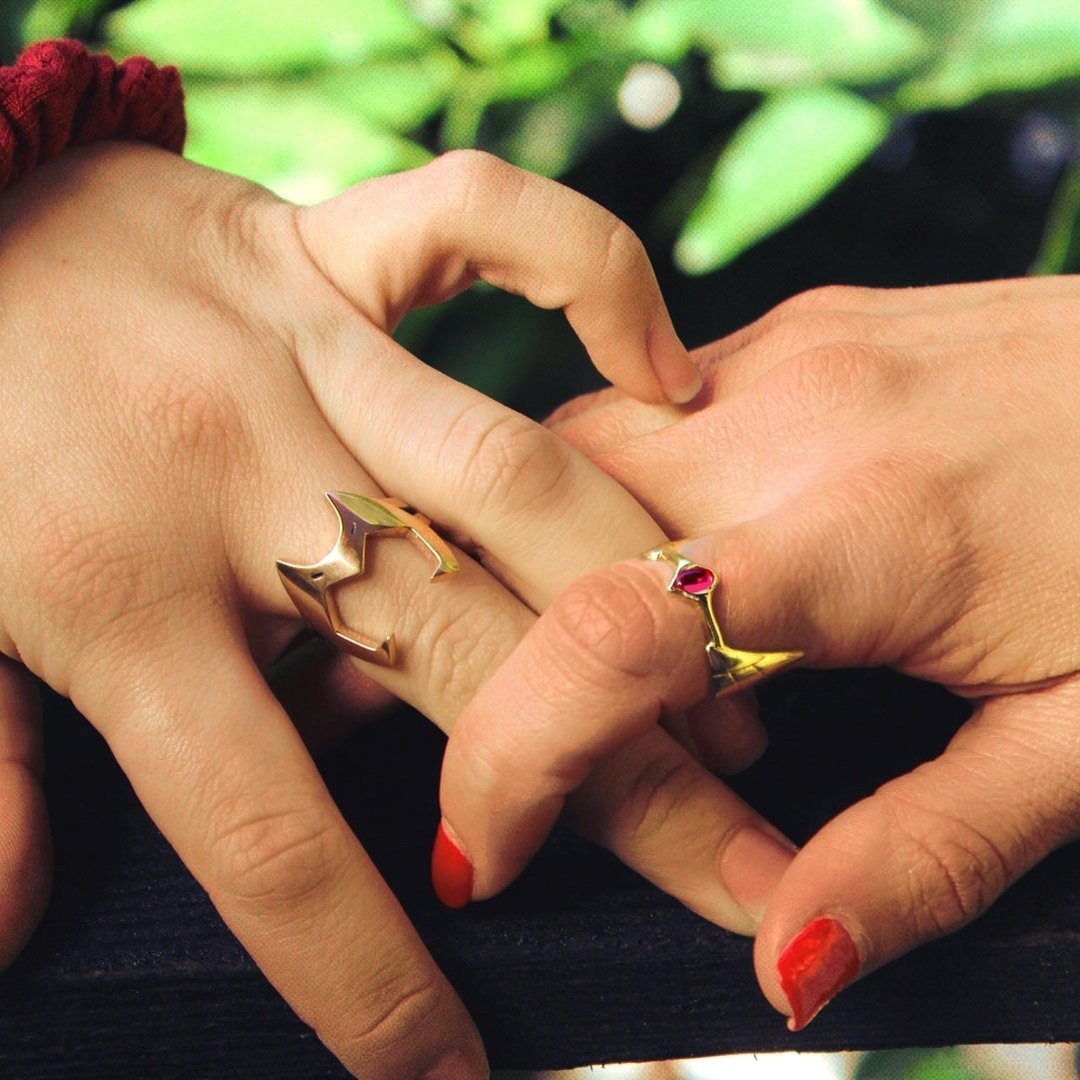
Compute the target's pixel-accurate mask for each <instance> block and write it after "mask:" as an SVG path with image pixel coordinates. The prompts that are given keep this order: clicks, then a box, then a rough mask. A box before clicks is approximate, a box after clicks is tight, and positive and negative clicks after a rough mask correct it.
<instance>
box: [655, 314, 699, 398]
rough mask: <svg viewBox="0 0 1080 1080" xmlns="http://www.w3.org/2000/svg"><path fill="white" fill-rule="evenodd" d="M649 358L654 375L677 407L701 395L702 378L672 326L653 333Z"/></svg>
mask: <svg viewBox="0 0 1080 1080" xmlns="http://www.w3.org/2000/svg"><path fill="white" fill-rule="evenodd" d="M649 357H650V358H651V359H652V365H653V371H655V372H656V377H657V379H659V380H660V385H661V387H663V390H664V393H665V394H666V395H667V399H668V401H670V402H671V403H672V404H673V405H685V404H687V403H688V402H690V401H693V400H694V398H696V397H697V396H698V394H700V393H701V387H702V382H701V374H700V372H699V371H698V369H697V368H696V367H695V366H694V364H693V362H692V361H691V359H690V356H689V355H688V353H687V351H686V347H685V346H684V345H683V343H682V342H681V341H680V340H679V339H678V338H677V337H676V336H675V331H674V330H672V329H671V328H670V327H669V326H662V327H656V328H654V329H653V330H652V331H651V332H650V334H649Z"/></svg>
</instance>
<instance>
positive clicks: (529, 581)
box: [300, 325, 665, 704]
mask: <svg viewBox="0 0 1080 1080" xmlns="http://www.w3.org/2000/svg"><path fill="white" fill-rule="evenodd" d="M358 356H363V357H364V362H363V363H358V362H357V361H356V357H358ZM300 363H301V366H302V369H303V371H304V375H305V377H306V379H307V382H308V385H309V386H310V387H311V388H312V392H313V394H314V396H315V398H316V400H317V401H318V403H319V407H320V408H321V409H322V410H323V413H324V415H325V416H326V418H327V420H328V421H329V423H330V426H331V427H332V428H333V429H334V431H335V432H336V433H337V435H338V437H339V438H340V439H341V442H342V443H343V444H344V445H345V446H346V447H347V448H348V449H349V451H350V453H351V454H352V455H353V456H354V457H355V458H356V459H357V460H358V461H362V462H363V463H364V466H365V468H366V469H367V470H368V471H369V472H370V474H371V476H372V477H373V478H374V480H375V481H376V482H377V483H378V484H379V485H381V486H382V487H384V488H385V489H387V490H388V491H389V492H390V493H391V494H393V495H396V496H398V497H400V498H403V499H405V500H406V501H407V502H409V503H410V504H412V505H413V506H416V507H418V508H420V509H422V510H423V512H424V513H425V514H426V515H427V516H428V517H430V518H431V519H432V520H433V521H435V522H437V523H438V525H439V527H440V528H443V529H446V530H448V532H449V535H451V536H453V537H455V538H457V539H458V540H459V541H460V542H461V543H462V544H463V545H464V546H466V547H468V548H470V549H473V550H478V551H479V553H480V557H481V558H482V560H483V562H484V565H485V566H487V567H489V568H490V569H491V570H492V571H493V572H494V573H495V574H496V576H497V577H498V578H499V579H500V580H501V581H503V582H504V583H505V584H507V585H508V586H509V587H510V588H511V589H512V590H513V591H514V592H515V593H516V594H517V595H518V596H520V597H521V598H522V599H523V600H524V601H525V602H526V603H527V604H528V605H529V606H530V607H532V608H533V609H534V610H539V609H541V608H543V607H544V606H546V605H547V604H548V603H549V602H550V601H551V600H552V599H553V597H554V596H555V595H557V594H558V593H559V592H560V591H561V590H562V589H563V588H564V587H565V586H566V585H568V584H569V583H570V582H571V581H572V580H573V579H574V578H576V577H579V576H580V575H581V574H583V573H585V572H586V571H589V570H593V569H599V568H600V567H602V566H606V565H608V564H609V563H611V562H614V561H617V560H619V559H623V558H625V557H626V556H627V555H629V554H632V553H634V552H637V551H644V550H646V549H647V548H650V547H653V546H655V545H656V544H658V543H662V542H663V540H664V539H665V537H664V534H663V533H662V532H661V531H660V529H659V528H658V527H657V525H656V523H655V522H654V521H653V520H652V519H651V518H650V517H649V515H648V514H647V513H646V512H645V511H644V510H642V508H641V507H640V506H639V505H638V504H637V503H636V502H635V501H634V499H633V498H632V497H631V496H629V495H628V494H627V493H626V491H625V490H624V489H623V488H622V487H621V486H620V485H619V484H617V483H616V482H614V481H613V480H612V479H611V478H610V477H608V476H605V475H604V473H603V472H601V471H600V469H598V468H597V467H596V466H594V465H592V464H591V463H590V462H589V461H588V460H587V459H586V458H584V457H583V456H582V455H580V454H577V453H575V452H574V451H572V450H571V449H570V448H569V447H568V446H567V445H566V444H565V443H564V442H563V441H562V440H560V439H559V438H558V437H557V436H556V435H553V434H552V433H551V432H549V431H546V430H545V429H544V428H543V427H542V426H541V425H539V424H536V423H534V422H532V421H531V420H528V419H527V418H525V417H523V416H521V415H520V414H519V413H515V412H514V411H513V410H511V409H508V408H506V407H505V406H504V405H501V404H499V403H498V402H495V401H492V400H491V399H489V398H486V397H485V396H484V395H482V394H480V393H478V392H477V391H475V390H473V389H471V388H469V387H467V386H463V385H462V384H460V383H457V382H455V381H454V380H453V379H450V378H448V377H447V376H445V375H443V374H441V373H440V372H437V371H434V370H432V369H431V368H429V367H427V366H426V365H424V364H421V363H420V362H419V361H418V360H416V359H415V358H414V357H412V356H411V355H410V354H409V353H408V352H407V351H406V350H404V349H402V348H401V347H400V346H399V345H397V344H396V343H395V342H393V341H391V340H390V339H388V338H386V337H384V336H383V335H382V334H380V333H378V332H376V331H374V330H372V329H370V328H367V327H364V326H362V325H360V326H357V325H353V326H352V327H351V328H350V330H349V331H348V332H347V336H345V335H342V336H339V337H337V338H335V339H334V340H333V341H332V342H331V343H329V344H323V345H321V346H319V345H314V344H313V345H312V346H311V347H309V348H308V349H305V350H302V352H301V356H300ZM364 400H377V401H378V402H379V408H378V409H377V410H372V411H371V412H370V413H369V414H368V415H367V416H365V417H364V418H363V422H361V421H360V419H359V417H358V413H357V410H356V408H355V402H357V401H364ZM462 704H463V703H462Z"/></svg>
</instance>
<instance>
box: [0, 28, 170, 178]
mask: <svg viewBox="0 0 1080 1080" xmlns="http://www.w3.org/2000/svg"><path fill="white" fill-rule="evenodd" d="M185 132H186V123H185V120H184V91H183V87H182V86H181V83H180V73H179V72H178V71H177V70H176V68H174V67H161V68H159V67H157V66H156V65H154V64H153V63H151V62H150V61H149V60H147V59H146V58H145V57H142V56H136V57H132V58H131V59H130V60H125V61H124V62H123V63H121V64H118V63H116V62H115V61H114V60H112V59H111V58H110V57H108V56H96V55H92V54H91V53H90V52H89V51H88V50H87V48H86V46H85V45H83V44H82V43H81V42H78V41H69V40H66V39H59V40H56V41H42V42H39V43H38V44H36V45H31V46H30V47H29V48H28V49H26V50H25V51H24V52H23V53H22V55H21V56H20V57H19V59H18V60H17V61H16V62H15V63H14V64H11V65H8V66H6V67H0V191H2V190H3V189H4V188H6V187H8V186H10V185H11V184H14V183H16V182H17V181H19V180H21V179H22V178H23V177H24V176H26V175H27V173H29V172H30V171H31V170H33V169H34V168H36V167H37V166H38V165H40V164H42V163H43V162H45V161H48V160H49V159H50V158H53V157H55V156H56V155H57V154H59V153H60V152H61V151H62V150H63V149H64V148H65V147H67V146H79V145H82V144H85V143H89V142H95V141H96V140H98V139H124V140H134V141H139V142H148V143H154V144H155V145H157V146H160V147H163V148H164V149H166V150H172V151H174V152H175V153H179V152H180V151H181V150H182V149H183V146H184V135H185Z"/></svg>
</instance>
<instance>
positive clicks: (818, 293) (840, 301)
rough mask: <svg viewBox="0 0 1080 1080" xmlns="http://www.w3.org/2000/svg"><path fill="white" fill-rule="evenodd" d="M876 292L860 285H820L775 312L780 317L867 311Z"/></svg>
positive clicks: (776, 308) (791, 298) (779, 307)
mask: <svg viewBox="0 0 1080 1080" xmlns="http://www.w3.org/2000/svg"><path fill="white" fill-rule="evenodd" d="M876 292H877V290H876V289H870V288H866V287H864V286H858V285H819V286H818V287H817V288H814V289H807V290H806V291H805V292H801V293H797V294H796V295H795V296H792V297H789V298H788V299H787V300H784V301H783V302H782V303H780V304H777V306H776V307H775V308H774V309H773V312H774V314H775V315H777V316H779V317H786V316H803V315H808V314H813V313H815V312H826V311H835V312H852V313H853V312H856V311H862V310H865V309H866V307H867V306H868V301H869V300H870V299H871V298H872V297H873V296H874V295H875V293H876Z"/></svg>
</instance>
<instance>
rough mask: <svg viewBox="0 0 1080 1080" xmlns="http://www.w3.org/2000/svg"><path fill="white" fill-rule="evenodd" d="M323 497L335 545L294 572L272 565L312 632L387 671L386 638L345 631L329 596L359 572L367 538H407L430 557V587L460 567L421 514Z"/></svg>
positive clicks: (390, 657)
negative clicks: (335, 529) (334, 519)
mask: <svg viewBox="0 0 1080 1080" xmlns="http://www.w3.org/2000/svg"><path fill="white" fill-rule="evenodd" d="M326 497H327V498H328V499H329V500H330V505H331V506H332V507H333V508H334V512H335V513H336V514H337V516H338V522H339V523H340V525H341V531H340V533H339V534H338V538H337V543H336V544H334V546H333V547H332V548H331V549H330V551H329V552H328V553H327V554H326V555H324V556H323V557H322V558H321V559H320V560H319V561H318V562H317V563H312V564H311V565H310V566H298V565H296V564H295V563H287V562H283V561H281V560H280V559H279V560H278V563H277V568H278V574H279V575H280V576H281V583H282V585H284V586H285V591H286V592H287V593H288V594H289V597H290V599H291V600H292V602H293V603H294V604H295V605H296V610H297V611H299V612H300V614H301V615H302V616H303V617H304V619H305V620H306V621H307V623H308V624H309V625H310V626H311V627H312V629H314V630H317V631H318V632H319V633H320V634H322V635H323V636H324V637H325V638H327V639H328V640H330V641H331V642H333V644H335V645H337V646H339V647H340V648H342V649H344V650H345V652H347V653H351V654H352V655H353V656H358V657H360V659H361V660H368V661H370V662H371V663H373V664H382V665H384V666H386V667H392V666H393V665H394V664H395V663H397V655H398V650H397V643H396V641H395V638H394V635H393V634H392V633H391V634H388V635H387V636H386V637H384V638H383V639H382V641H378V640H375V639H371V638H367V637H364V636H362V635H360V634H358V633H357V632H356V631H355V630H352V629H350V628H349V627H347V626H346V625H345V623H344V622H343V621H342V618H341V612H340V611H339V610H338V605H337V600H336V598H335V596H334V594H333V592H332V590H333V588H334V587H335V586H336V585H341V584H343V583H344V582H346V581H350V580H351V579H352V578H357V577H360V576H361V575H362V574H363V572H364V554H365V551H366V549H367V539H368V537H369V536H380V535H389V536H409V537H410V538H411V539H412V540H414V541H416V542H417V543H418V544H419V545H421V546H422V547H424V548H426V549H427V550H428V551H430V552H431V554H432V555H434V556H435V560H436V566H435V571H434V573H433V574H432V575H431V581H433V582H434V581H440V580H441V579H442V578H444V577H445V576H446V575H447V574H456V573H457V572H458V570H459V569H460V567H459V566H458V563H457V560H456V559H455V558H454V553H453V552H452V551H451V550H450V548H449V547H448V546H447V544H446V543H445V542H444V541H443V539H442V538H441V537H440V536H439V535H438V533H436V532H435V530H434V529H433V528H432V527H431V522H429V521H428V519H427V518H426V517H424V516H423V515H422V514H417V513H415V512H414V511H412V510H410V509H409V508H408V507H406V505H405V504H404V503H403V502H402V501H401V500H400V499H371V498H368V497H367V496H366V495H351V494H349V493H348V492H345V491H328V492H326Z"/></svg>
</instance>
